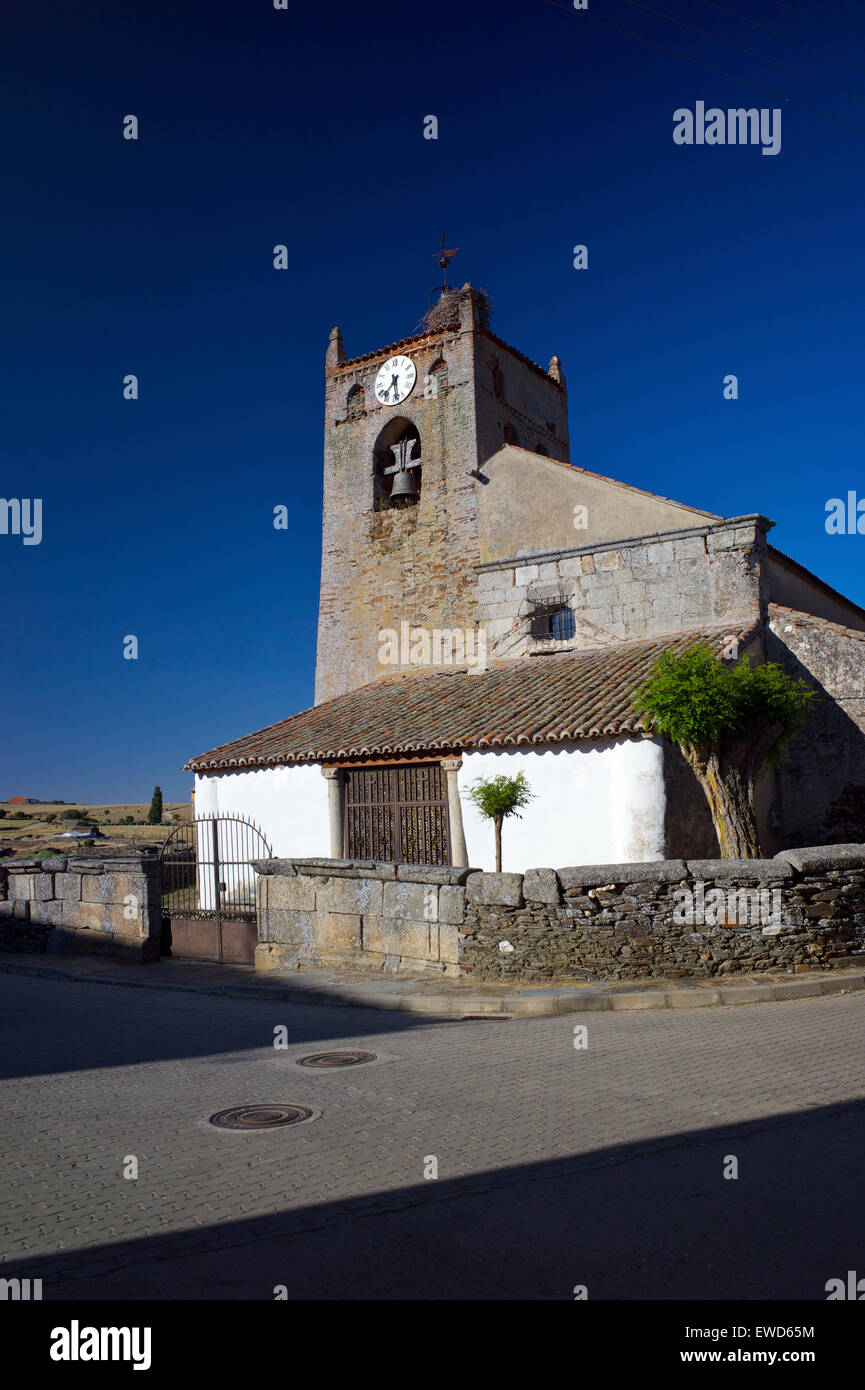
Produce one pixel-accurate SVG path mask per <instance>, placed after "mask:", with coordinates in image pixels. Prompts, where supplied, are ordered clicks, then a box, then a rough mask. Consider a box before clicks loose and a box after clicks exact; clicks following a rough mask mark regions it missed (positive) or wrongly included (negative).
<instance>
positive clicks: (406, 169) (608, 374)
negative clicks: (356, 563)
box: [0, 0, 865, 802]
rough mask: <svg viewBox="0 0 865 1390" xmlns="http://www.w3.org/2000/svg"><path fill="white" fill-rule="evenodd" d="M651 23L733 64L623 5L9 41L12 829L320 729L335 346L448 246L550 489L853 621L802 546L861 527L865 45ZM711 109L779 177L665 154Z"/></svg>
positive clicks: (852, 551)
mask: <svg viewBox="0 0 865 1390" xmlns="http://www.w3.org/2000/svg"><path fill="white" fill-rule="evenodd" d="M650 9H657V10H658V11H662V12H663V13H664V14H666V15H669V16H672V17H674V18H679V19H681V20H683V21H684V22H685V23H687V24H690V25H692V26H695V27H696V28H697V29H701V30H704V31H706V32H707V33H711V34H714V35H716V36H717V37H718V38H724V39H726V40H727V42H728V43H730V44H733V45H736V46H735V47H732V48H731V47H725V46H724V45H723V44H721V43H720V42H717V41H713V40H712V39H710V38H707V37H705V36H704V35H703V34H699V33H696V32H694V29H688V28H682V27H680V26H678V25H676V24H674V23H672V22H670V21H669V20H665V19H663V18H661V17H659V15H658V14H657V13H655V14H652V13H650V12H649V11H648V10H647V9H646V8H645V7H642V6H637V5H635V4H630V3H628V0H609V3H605V2H604V0H590V7H589V10H588V11H587V12H585V13H580V12H576V11H574V10H573V8H572V6H571V5H569V4H568V3H567V0H561V3H552V0H524V2H523V3H514V2H513V0H510V2H508V0H506V2H505V3H493V0H477V2H476V3H468V4H466V5H463V6H449V7H439V6H433V5H430V6H408V5H406V4H404V3H403V4H395V3H391V0H383V2H382V3H379V4H375V5H366V4H348V3H344V0H334V3H329V4H328V5H327V6H323V5H307V6H301V5H300V4H298V3H296V0H289V8H288V9H287V10H286V11H277V10H275V9H274V8H273V5H272V0H267V3H265V0H236V3H210V4H207V3H203V2H202V0H198V3H194V4H191V3H184V2H183V0H179V2H178V0H171V3H168V0H149V2H148V4H147V5H141V4H139V3H132V0H111V3H102V0H88V3H87V4H86V5H82V4H75V5H71V4H69V3H68V0H67V3H43V4H40V5H39V6H37V7H34V6H32V5H31V4H27V3H6V4H4V5H3V6H2V11H0V31H2V50H3V57H2V60H0V62H2V77H3V80H2V84H0V114H2V130H3V185H4V207H5V211H4V217H3V219H2V226H0V246H2V260H0V264H2V269H3V277H4V282H5V283H4V286H3V299H4V306H5V314H4V318H5V324H6V327H5V332H4V333H3V335H2V337H0V383H2V384H0V405H2V409H0V451H2V453H0V457H2V475H0V493H2V495H3V496H5V497H7V498H8V497H18V498H34V497H39V498H41V499H42V502H43V538H42V542H41V544H39V545H33V546H24V545H23V544H22V538H21V537H16V536H10V535H0V565H2V573H3V577H4V583H3V588H2V593H3V599H4V603H3V619H2V625H3V635H2V648H0V650H2V656H3V663H2V664H3V680H2V694H0V699H2V702H3V729H4V735H3V757H2V784H0V796H12V795H33V796H45V797H48V798H54V797H64V798H67V799H70V800H72V799H80V800H82V801H84V802H87V801H91V802H92V801H97V800H114V801H135V800H146V799H149V796H150V793H151V790H152V788H153V785H154V783H159V784H160V785H161V786H162V788H163V793H164V795H165V797H166V799H184V800H185V799H186V798H187V797H188V792H189V788H190V786H191V780H192V779H191V775H190V774H188V773H182V772H181V771H180V768H181V766H182V764H183V763H184V762H185V761H186V759H187V758H188V757H189V756H191V755H194V754H196V753H199V752H201V751H203V750H205V749H207V748H210V747H212V746H214V745H215V744H217V743H221V742H224V741H225V740H227V739H230V738H234V737H238V736H240V735H242V734H244V733H247V732H250V731H251V730H253V729H256V728H259V727H261V726H263V725H265V724H268V723H272V722H274V721H275V720H277V719H280V718H283V717H285V716H287V715H289V714H291V713H293V712H295V711H296V710H298V709H302V708H305V707H306V706H307V705H309V704H310V703H311V702H312V695H313V675H314V658H315V631H316V618H317V602H318V577H319V560H320V524H321V440H322V425H323V420H322V410H323V368H324V352H325V348H326V345H327V339H328V334H329V331H330V329H331V327H332V326H333V325H334V324H336V323H338V324H339V325H340V327H341V329H342V331H343V335H344V339H345V345H346V350H347V352H348V354H349V355H350V356H354V355H357V354H359V353H362V352H367V351H370V350H372V349H374V348H376V347H378V346H383V345H385V344H387V343H390V342H392V341H394V340H395V339H398V338H400V337H402V336H404V335H407V334H409V333H411V332H412V331H413V330H414V328H415V326H416V324H417V322H418V319H419V318H420V316H421V314H422V313H423V311H424V309H425V308H426V306H427V304H428V302H429V292H430V289H431V287H432V286H433V285H434V284H435V282H436V278H437V275H438V271H437V267H436V265H435V261H434V259H433V252H434V251H435V248H436V246H437V245H438V242H439V238H440V235H441V230H442V228H446V229H447V234H448V243H449V244H450V245H456V246H458V247H460V248H461V249H460V255H459V258H458V260H457V262H456V264H455V266H454V268H453V272H452V278H453V279H454V280H456V281H457V283H462V282H463V281H464V280H470V281H471V282H472V283H473V284H475V285H478V286H481V287H483V288H484V289H486V290H487V291H488V292H489V294H490V295H491V297H492V301H493V306H494V318H493V327H494V329H495V331H496V332H497V333H498V334H499V335H500V336H501V337H503V338H505V339H506V340H507V341H508V342H511V343H513V344H514V345H515V346H517V347H518V348H520V349H521V350H522V351H523V352H525V353H527V354H528V355H529V356H531V357H532V358H534V359H535V360H536V361H539V362H541V363H544V364H545V363H546V362H548V360H549V358H550V357H551V356H552V355H553V354H554V353H557V354H558V355H559V356H560V357H561V359H562V362H563V366H564V370H565V373H566V376H567V381H568V392H569V406H570V427H571V448H572V454H571V456H572V460H573V462H575V463H578V464H580V465H582V466H583V467H587V468H591V469H595V470H597V471H598V472H601V473H604V474H608V475H611V476H613V477H616V478H620V479H622V480H624V481H626V482H630V483H633V484H635V485H637V486H639V487H642V488H647V489H650V490H652V491H656V492H659V493H662V494H663V495H665V496H669V497H673V498H676V499H678V500H680V501H683V502H687V503H689V504H691V505H694V506H698V507H702V508H706V509H708V510H710V511H714V512H718V513H721V514H724V515H730V516H733V515H738V514H742V513H747V512H754V511H761V512H763V513H765V514H766V515H768V516H769V517H771V518H772V519H773V520H774V521H776V522H777V527H776V530H775V531H774V532H773V533H772V536H771V539H772V540H773V541H774V543H775V544H776V545H777V546H778V548H779V549H781V550H783V551H784V552H786V553H788V554H791V555H793V556H794V557H795V558H797V559H798V560H799V561H800V562H801V563H802V564H804V565H806V566H807V567H808V568H810V569H813V570H814V571H815V572H816V573H817V574H819V575H820V576H821V577H822V578H824V579H825V580H826V581H827V582H829V583H830V584H832V585H834V586H835V587H836V588H839V589H840V590H842V591H843V592H845V593H847V594H849V596H850V597H851V598H853V599H854V600H856V601H857V602H859V603H860V604H863V605H865V578H863V566H862V555H863V550H865V537H861V536H829V535H827V533H826V530H825V526H824V522H825V517H826V511H825V507H826V502H827V499H828V498H830V497H833V496H839V495H840V496H846V494H847V492H848V491H850V490H854V491H858V496H860V497H863V496H865V467H863V455H862V437H863V424H865V420H863V413H865V410H863V392H862V389H861V378H862V371H863V350H862V336H861V324H862V319H863V312H862V311H863V304H862V298H863V294H862V291H863V277H862V264H863V230H862V229H863V210H865V209H863V201H865V198H863V180H862V173H861V171H862V167H863V164H862V161H863V154H865V14H863V11H862V9H861V5H860V4H858V3H856V0H826V2H825V3H823V4H821V5H820V6H819V7H813V6H805V5H804V4H801V5H798V6H796V5H792V4H790V5H788V4H782V3H780V0H729V4H728V5H726V6H725V7H724V9H721V8H719V7H718V6H717V5H710V4H708V3H704V0H657V5H656V6H655V5H652V6H651V7H650ZM729 10H733V11H736V12H737V14H730V13H729ZM737 16H738V17H737ZM741 16H747V18H748V19H750V20H751V21H753V23H752V24H748V23H746V22H745V20H744V19H743V18H742V17H741ZM601 21H602V22H601ZM756 24H760V25H764V26H767V28H757V27H755V25H756ZM605 25H612V26H614V28H612V29H611V28H607V27H605ZM617 30H619V31H620V30H624V31H628V32H627V33H623V32H617ZM768 30H775V31H777V32H776V33H770V32H768ZM637 36H642V38H644V39H647V40H650V43H651V45H661V47H660V48H658V47H653V46H650V43H643V42H640V41H639V38H638V37H637ZM794 38H795V39H798V40H799V43H800V44H804V45H809V46H810V47H800V46H797V45H796V44H794V43H793V42H792V41H791V40H792V39H794ZM742 48H745V49H750V50H752V52H754V53H760V54H763V55H765V56H766V57H769V58H771V59H772V60H773V62H774V63H776V64H780V65H781V66H780V67H773V66H771V65H770V64H767V63H763V62H761V61H759V60H758V59H757V58H756V57H753V56H751V54H749V53H745V52H742V51H741V49H742ZM665 49H668V50H671V51H670V52H667V51H663V50H665ZM815 49H819V50H822V52H820V53H818V52H815V51H814V50H815ZM676 54H680V55H685V56H675V55H676ZM686 59H691V60H694V61H687V60H686ZM833 60H834V61H833ZM697 63H704V64H707V65H708V66H707V67H700V66H697ZM712 68H716V69H720V70H722V71H721V72H718V71H711V70H710V69H712ZM786 69H797V70H798V72H799V73H801V74H807V75H808V76H809V77H811V78H814V79H817V80H818V81H819V82H820V83H824V84H826V85H822V86H821V85H817V82H812V81H808V80H806V77H805V76H801V75H796V74H794V73H792V72H789V71H787V70H786ZM722 72H723V73H726V74H729V75H728V76H724V75H722ZM733 77H736V78H739V79H742V81H734V80H733ZM766 88H769V89H772V91H774V92H776V93H781V94H782V95H780V96H773V95H771V94H770V92H767V91H766V90H761V89H766ZM836 89H843V91H842V90H836ZM845 93H846V94H845ZM697 101H704V102H705V103H706V105H707V106H708V107H711V106H717V107H720V108H722V109H726V108H727V107H735V106H742V105H745V106H750V105H756V106H759V107H780V108H781V110H782V146H781V150H780V153H779V154H777V155H776V156H764V155H762V154H761V151H760V148H759V147H751V146H747V147H740V146H715V147H709V146H706V145H703V146H696V145H694V146H690V147H688V146H678V145H676V144H674V142H673V139H672V131H673V112H674V110H676V109H678V108H683V107H688V108H691V109H693V108H694V107H695V104H696V102H697ZM805 107H814V108H818V109H819V111H821V112H823V113H825V115H818V114H816V112H815V111H810V110H806V109H804V108H805ZM130 113H131V114H135V115H137V116H138V118H139V122H140V131H139V139H138V140H137V141H127V140H124V139H123V138H122V121H123V117H124V116H125V115H127V114H130ZM428 114H435V115H436V116H437V117H438V120H439V138H438V140H436V141H432V140H424V138H423V122H424V117H425V116H426V115H428ZM828 117H831V118H832V119H828ZM851 127H859V128H851ZM277 243H284V244H286V245H287V246H288V248H289V252H290V256H291V261H292V268H291V269H290V270H288V271H284V272H279V271H275V270H274V269H273V256H272V248H273V247H274V245H276V244H277ZM578 243H580V244H586V245H587V246H588V248H589V268H588V270H586V271H576V270H574V268H573V265H572V260H573V256H572V248H573V247H574V246H575V245H576V244H578ZM127 373H135V374H136V375H137V376H138V378H139V382H140V398H139V399H138V400H137V401H134V402H130V401H124V400H123V398H122V383H123V378H124V376H125V375H126V374H127ZM728 373H735V374H736V375H737V377H738V379H739V399H738V400H736V401H725V400H724V399H723V394H722V386H723V379H724V377H725V375H727V374H728ZM278 504H285V505H287V506H288V507H289V510H290V515H291V525H290V527H289V529H288V531H276V530H274V528H273V525H272V517H273V508H274V507H275V506H276V505H278ZM127 634H135V635H136V636H137V637H138V640H139V658H138V660H136V661H128V660H124V659H123V638H124V637H125V636H126V635H127Z"/></svg>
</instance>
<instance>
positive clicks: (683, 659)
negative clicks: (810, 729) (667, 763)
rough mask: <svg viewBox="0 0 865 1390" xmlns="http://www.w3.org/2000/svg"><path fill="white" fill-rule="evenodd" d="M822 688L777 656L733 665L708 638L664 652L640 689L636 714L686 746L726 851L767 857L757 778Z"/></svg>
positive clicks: (780, 753)
mask: <svg viewBox="0 0 865 1390" xmlns="http://www.w3.org/2000/svg"><path fill="white" fill-rule="evenodd" d="M815 693H816V692H815V691H814V690H813V689H812V688H811V687H810V686H809V685H807V684H806V682H805V681H804V680H801V679H797V678H795V677H793V676H790V675H788V674H787V672H786V671H785V670H784V669H783V667H781V666H779V665H777V663H775V662H771V661H767V662H763V663H762V664H761V665H758V666H754V665H752V664H751V658H750V656H745V657H743V658H742V660H741V661H740V662H739V663H738V664H737V665H735V666H733V665H728V664H726V663H724V662H723V661H720V660H719V659H718V658H717V657H716V656H715V653H714V652H713V651H712V649H711V647H709V646H705V645H698V646H694V647H690V648H689V649H688V650H687V651H685V652H682V654H681V655H679V656H676V655H675V654H674V653H672V652H665V654H664V655H663V656H662V657H661V658H660V660H659V661H657V662H656V663H655V666H654V667H653V668H652V670H651V671H650V673H649V677H648V679H647V680H646V681H645V683H644V684H643V685H642V686H640V688H639V690H637V692H636V694H635V696H634V708H635V709H636V711H637V713H638V714H641V715H643V716H644V718H645V719H646V723H647V726H648V727H650V728H653V729H655V730H657V731H658V732H659V733H662V734H666V735H667V737H668V738H669V739H671V740H672V741H673V743H677V744H678V745H679V747H680V748H681V750H682V752H683V754H684V756H685V758H686V759H687V761H688V762H689V763H690V765H691V767H692V768H693V770H694V772H695V774H696V776H697V779H698V781H699V782H700V785H701V786H702V788H703V791H704V792H705V793H706V799H707V801H708V803H709V809H710V810H711V813H712V820H713V822H714V825H715V830H716V832H717V835H718V844H719V846H720V849H721V855H722V858H724V859H758V858H759V857H760V838H759V834H758V831H757V820H756V816H755V813H754V790H755V787H756V783H757V779H758V777H759V774H760V772H761V771H762V770H763V768H764V767H765V766H766V765H767V764H769V765H772V766H777V765H778V764H779V763H781V762H783V760H784V757H785V756H786V752H787V746H788V744H789V743H790V741H791V740H792V739H794V738H795V737H796V736H797V734H798V733H799V732H800V730H801V728H802V725H803V724H804V722H805V720H806V718H807V715H808V706H809V705H810V703H811V701H812V700H813V698H814V696H815Z"/></svg>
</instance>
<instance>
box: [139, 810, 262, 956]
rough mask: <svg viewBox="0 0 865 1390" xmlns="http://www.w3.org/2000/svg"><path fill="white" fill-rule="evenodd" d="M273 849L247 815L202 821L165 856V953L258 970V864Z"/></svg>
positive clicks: (168, 845) (174, 840)
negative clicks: (251, 967)
mask: <svg viewBox="0 0 865 1390" xmlns="http://www.w3.org/2000/svg"><path fill="white" fill-rule="evenodd" d="M271 853H272V851H271V848H270V845H269V844H268V842H267V840H266V839H265V837H264V835H263V834H262V832H261V831H260V830H259V828H258V826H257V825H255V824H254V823H253V822H252V821H249V820H246V819H245V817H243V816H201V817H198V818H197V819H196V820H194V821H192V822H190V823H189V824H187V825H180V826H178V827H177V829H176V830H175V831H173V832H172V834H171V835H170V836H169V837H168V839H167V840H166V841H165V844H164V845H163V846H162V849H161V851H160V855H159V858H160V864H161V868H162V939H163V950H164V951H166V952H167V954H169V955H172V956H187V957H189V958H191V959H193V960H217V961H229V962H231V963H232V964H235V965H252V964H254V962H255V947H256V945H257V943H258V917H257V913H256V906H255V879H256V874H255V870H254V869H253V867H252V863H251V861H252V860H253V859H269V858H270V856H271Z"/></svg>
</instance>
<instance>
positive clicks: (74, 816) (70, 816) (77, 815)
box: [59, 811, 84, 820]
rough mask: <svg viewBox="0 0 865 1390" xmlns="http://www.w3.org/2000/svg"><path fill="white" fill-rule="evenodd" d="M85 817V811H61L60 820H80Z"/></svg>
mask: <svg viewBox="0 0 865 1390" xmlns="http://www.w3.org/2000/svg"><path fill="white" fill-rule="evenodd" d="M83 815H84V812H83V811H61V812H60V816H59V819H60V820H80V819H81V817H82V816H83Z"/></svg>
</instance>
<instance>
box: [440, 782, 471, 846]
mask: <svg viewBox="0 0 865 1390" xmlns="http://www.w3.org/2000/svg"><path fill="white" fill-rule="evenodd" d="M462 765H463V760H462V758H442V767H443V768H444V770H445V772H446V773H447V779H448V819H449V821H450V827H451V858H452V859H453V862H454V867H455V868H457V869H467V868H468V866H469V852H468V850H467V849H466V835H465V831H464V830H463V807H462V802H461V801H460V789H459V784H458V782H457V773H458V772H459V770H460V768H461V767H462Z"/></svg>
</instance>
